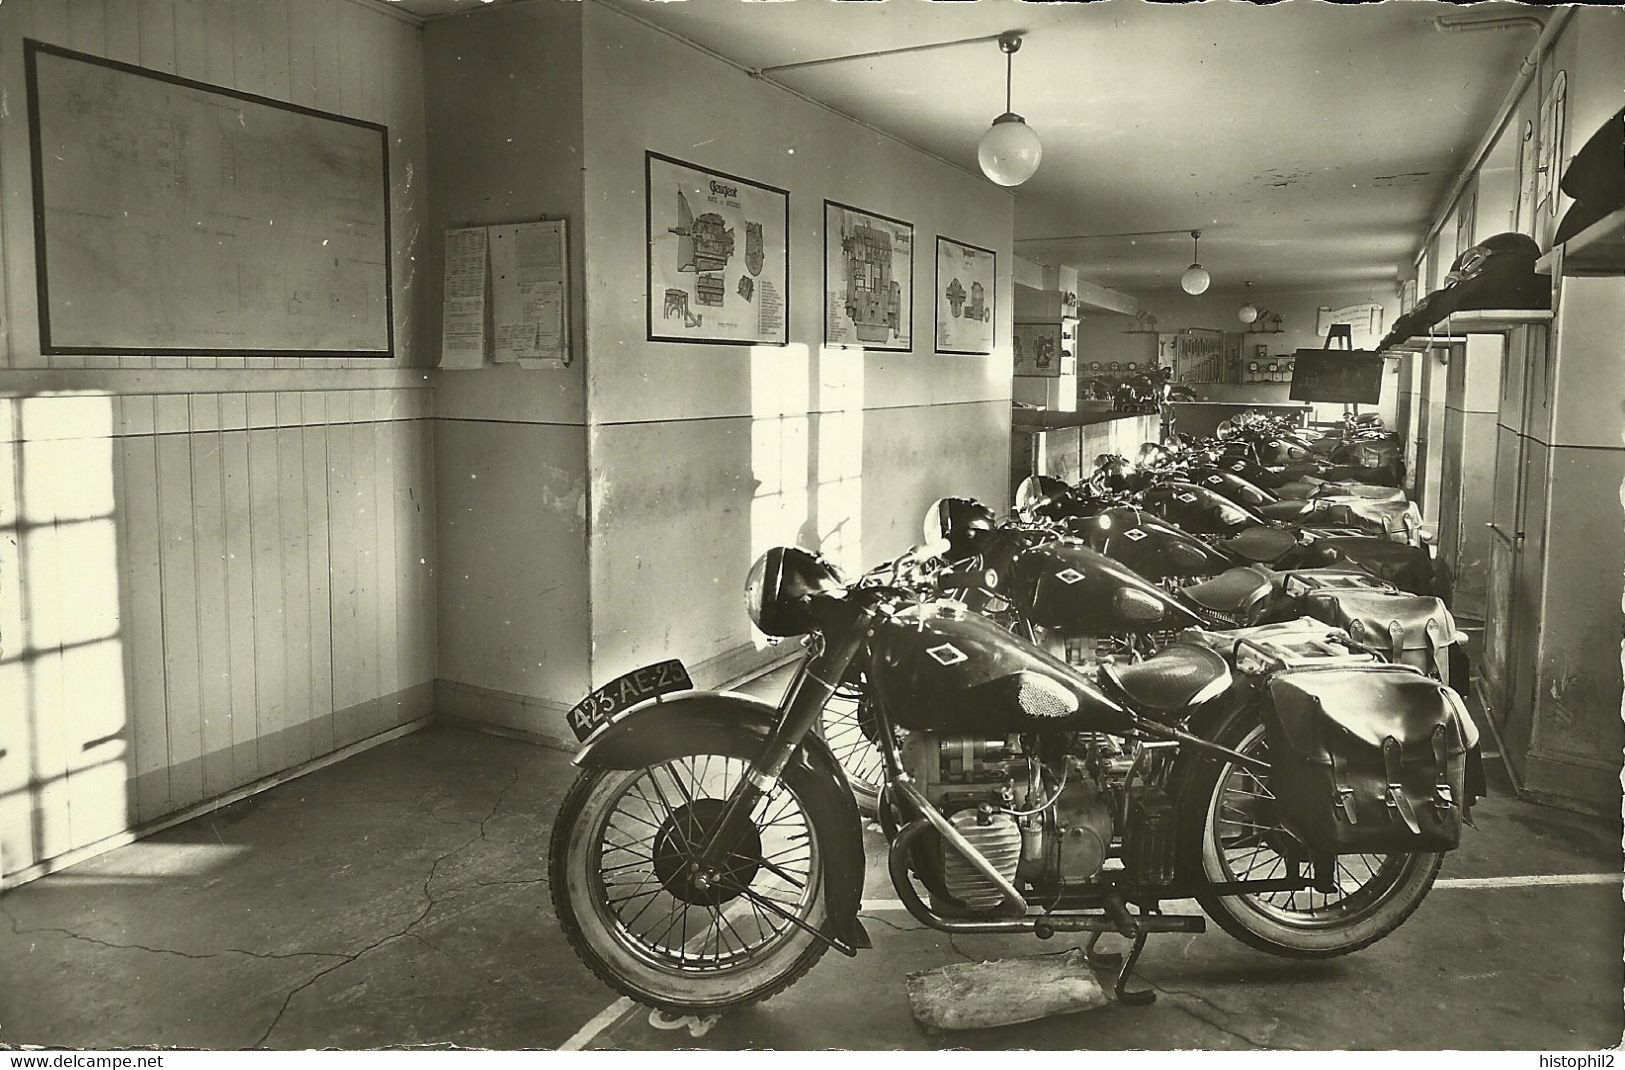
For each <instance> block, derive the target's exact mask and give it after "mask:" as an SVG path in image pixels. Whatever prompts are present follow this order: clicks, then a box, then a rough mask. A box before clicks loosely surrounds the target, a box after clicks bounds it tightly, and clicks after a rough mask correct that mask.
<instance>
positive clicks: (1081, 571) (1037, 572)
mask: <svg viewBox="0 0 1625 1070" xmlns="http://www.w3.org/2000/svg"><path fill="white" fill-rule="evenodd" d="M994 571H995V572H997V573H998V575H997V579H998V587H997V588H996V589H997V591H998V593H999V594H1000V595H1001V596H1002V597H1004V598H1006V599H1008V600H1009V601H1010V602H1011V603H1013V604H1014V605H1016V606H1018V607H1020V609H1021V613H1022V615H1023V616H1024V617H1025V618H1026V619H1027V620H1028V621H1029V622H1031V623H1033V624H1036V625H1039V626H1040V627H1044V628H1054V629H1056V630H1057V631H1059V632H1061V633H1062V634H1063V635H1068V636H1103V635H1121V634H1123V633H1125V632H1132V633H1145V632H1162V631H1177V630H1178V629H1180V628H1190V627H1195V626H1197V625H1199V624H1201V620H1200V619H1198V618H1197V617H1196V616H1195V615H1194V614H1192V613H1191V612H1190V610H1188V609H1186V608H1185V607H1184V606H1183V605H1181V604H1180V603H1179V602H1177V601H1175V600H1174V599H1173V598H1172V597H1171V596H1170V595H1169V594H1168V593H1167V592H1166V591H1164V590H1163V589H1162V588H1160V587H1158V586H1156V585H1155V584H1153V583H1151V582H1150V581H1149V580H1147V579H1145V578H1144V577H1143V576H1140V575H1138V574H1136V573H1135V572H1134V571H1133V570H1132V569H1130V568H1128V567H1127V566H1125V565H1124V564H1122V563H1121V562H1118V561H1113V560H1112V559H1111V558H1109V557H1107V556H1106V555H1105V554H1101V553H1097V552H1096V551H1094V550H1091V549H1090V548H1089V547H1088V546H1086V545H1085V544H1084V543H1083V541H1082V540H1081V539H1074V538H1062V539H1052V540H1050V541H1047V542H1043V543H1040V544H1038V545H1035V546H1030V547H1027V548H1024V549H1022V550H1020V551H1018V552H1017V553H1015V554H1013V555H1012V556H1011V558H1010V559H1009V560H1008V561H1007V562H1005V563H1003V565H1002V568H1000V567H998V566H995V569H994Z"/></svg>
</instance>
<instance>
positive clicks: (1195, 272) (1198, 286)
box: [1179, 230, 1213, 297]
mask: <svg viewBox="0 0 1625 1070" xmlns="http://www.w3.org/2000/svg"><path fill="white" fill-rule="evenodd" d="M1201 240H1202V232H1201V231H1199V230H1193V231H1191V266H1190V267H1188V268H1186V269H1185V274H1183V275H1181V276H1179V287H1180V289H1182V290H1184V291H1185V292H1186V293H1188V294H1190V295H1191V296H1192V297H1195V296H1196V295H1197V294H1204V293H1207V287H1208V284H1209V283H1210V282H1212V281H1213V276H1212V275H1209V274H1208V273H1207V268H1205V267H1203V266H1202V263H1201V257H1200V256H1199V255H1198V250H1199V249H1200V247H1201V246H1200V242H1201Z"/></svg>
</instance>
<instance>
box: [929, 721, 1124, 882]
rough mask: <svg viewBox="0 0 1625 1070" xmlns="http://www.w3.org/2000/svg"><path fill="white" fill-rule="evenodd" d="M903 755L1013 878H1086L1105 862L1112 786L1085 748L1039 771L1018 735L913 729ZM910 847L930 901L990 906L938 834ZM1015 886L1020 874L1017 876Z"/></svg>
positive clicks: (941, 806) (962, 829)
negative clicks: (1062, 766) (1096, 772)
mask: <svg viewBox="0 0 1625 1070" xmlns="http://www.w3.org/2000/svg"><path fill="white" fill-rule="evenodd" d="M902 757H903V764H904V766H905V767H906V768H907V769H908V771H909V775H910V776H911V777H912V778H913V779H914V782H915V784H916V785H917V786H918V787H919V789H920V791H921V792H923V793H924V795H925V796H926V798H927V799H928V800H930V802H931V804H932V805H933V806H935V807H936V808H937V809H938V810H939V811H941V812H942V813H943V815H944V816H946V817H947V819H948V822H949V823H950V824H951V825H953V826H954V828H955V829H957V830H958V831H959V833H960V834H961V835H962V836H964V837H965V839H966V840H967V841H969V842H970V844H971V845H972V846H973V847H975V848H976V849H977V850H978V851H980V852H981V853H982V854H983V855H984V856H985V857H986V858H987V859H988V861H989V862H991V863H992V864H993V866H994V868H995V869H996V870H997V871H998V872H999V873H1000V874H1001V875H1003V876H1004V878H1005V879H1006V880H1009V881H1010V882H1011V883H1018V882H1020V883H1025V884H1027V885H1029V886H1031V887H1034V888H1038V889H1043V890H1048V891H1053V892H1059V891H1063V890H1064V889H1065V888H1067V887H1068V886H1076V885H1081V884H1087V883H1088V882H1090V881H1092V880H1094V879H1095V877H1096V876H1098V875H1099V873H1100V871H1101V869H1102V868H1103V867H1104V866H1105V864H1106V856H1107V853H1108V850H1109V849H1110V847H1111V842H1112V835H1113V832H1114V821H1113V818H1112V814H1113V808H1112V806H1111V804H1110V802H1109V798H1110V793H1109V792H1107V791H1106V790H1104V788H1103V786H1102V785H1101V784H1100V783H1099V781H1098V780H1097V779H1096V778H1095V777H1094V776H1093V775H1092V774H1091V773H1090V770H1089V768H1088V763H1086V762H1085V761H1084V760H1083V759H1082V758H1079V757H1075V756H1067V757H1066V758H1065V759H1064V761H1065V763H1066V770H1065V782H1064V784H1063V783H1059V782H1058V780H1057V778H1058V776H1059V774H1060V770H1059V769H1058V768H1054V767H1055V765H1056V762H1055V761H1054V760H1051V762H1050V765H1051V767H1052V769H1051V771H1050V772H1049V773H1048V774H1047V775H1046V774H1045V772H1044V770H1043V767H1042V765H1041V763H1040V762H1039V760H1038V758H1037V756H1035V755H1030V754H1025V753H1023V752H1022V749H1021V740H1020V738H1019V737H1009V738H1004V739H980V738H975V737H970V736H942V735H939V734H937V733H934V732H912V733H910V734H909V736H908V739H907V740H906V741H905V742H904V744H903V751H902ZM927 842H928V843H929V845H930V849H929V850H926V851H920V852H918V853H917V855H916V857H915V859H914V861H915V866H916V869H917V870H919V871H920V875H921V877H922V879H923V880H924V882H925V884H926V887H927V888H928V889H930V890H931V893H932V903H933V906H935V907H936V908H937V909H939V910H940V909H943V908H947V909H948V910H949V911H954V910H964V909H966V908H969V909H970V910H972V911H981V910H990V909H992V908H993V907H996V906H997V905H998V904H999V902H1000V900H1001V898H1002V897H1001V896H1000V894H999V891H998V888H997V886H995V885H994V884H993V882H992V881H990V880H988V879H987V878H986V877H984V876H983V875H982V874H981V873H980V872H978V871H977V870H976V868H975V867H974V866H972V865H971V864H970V862H969V861H967V860H966V859H965V858H964V857H963V856H962V855H960V853H959V852H958V851H956V850H955V849H954V848H953V847H952V846H950V845H949V844H947V843H945V842H943V841H942V840H941V839H940V838H936V839H934V841H927ZM1018 886H1019V884H1018Z"/></svg>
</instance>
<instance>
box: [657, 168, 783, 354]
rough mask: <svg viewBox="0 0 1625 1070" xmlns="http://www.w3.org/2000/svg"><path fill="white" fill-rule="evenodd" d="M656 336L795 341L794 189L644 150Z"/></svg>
mask: <svg viewBox="0 0 1625 1070" xmlns="http://www.w3.org/2000/svg"><path fill="white" fill-rule="evenodd" d="M644 183H645V187H646V197H647V203H646V215H645V223H646V225H647V227H648V245H649V259H648V275H647V278H648V292H647V293H646V294H645V299H646V301H647V302H648V308H647V313H648V338H649V340H650V341H651V342H716V343H720V344H723V345H784V344H786V343H787V342H788V341H789V340H790V304H789V296H790V241H789V236H790V194H789V192H788V191H786V190H782V189H779V188H778V187H776V186H768V185H764V184H762V183H760V182H752V181H750V180H749V179H746V178H740V177H739V176H738V175H730V174H726V173H724V172H722V171H713V170H711V169H709V168H705V167H698V166H695V165H694V164H689V163H684V162H683V161H682V160H676V159H673V158H672V157H670V156H662V155H660V154H659V153H658V152H646V153H644Z"/></svg>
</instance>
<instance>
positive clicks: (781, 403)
mask: <svg viewBox="0 0 1625 1070" xmlns="http://www.w3.org/2000/svg"><path fill="white" fill-rule="evenodd" d="M807 379H808V353H807V348H806V347H805V346H789V347H787V348H783V349H781V348H778V347H770V346H757V347H754V348H752V350H751V359H750V393H751V422H750V466H751V475H752V477H753V478H754V479H755V481H756V486H755V489H754V491H753V492H752V495H751V502H750V560H751V561H755V560H756V558H757V557H759V556H760V555H761V554H762V553H763V552H764V551H766V550H767V549H768V548H769V547H772V546H797V545H800V546H806V547H808V548H812V544H813V539H812V538H811V536H812V534H813V533H812V532H811V531H810V530H809V529H810V527H811V523H810V521H811V518H810V516H809V513H808V503H809V501H810V496H809V495H808V492H807V483H808V474H807V466H808V458H809V449H810V447H809V430H810V429H809V424H810V420H809V417H808V415H807V400H808V388H807ZM751 638H752V641H753V642H754V643H755V644H756V648H757V649H758V650H760V649H763V648H765V647H766V646H767V645H768V643H767V639H766V638H765V637H764V636H762V635H761V634H759V633H756V632H752V635H751Z"/></svg>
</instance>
